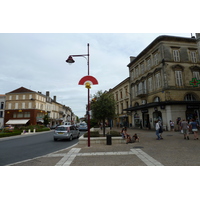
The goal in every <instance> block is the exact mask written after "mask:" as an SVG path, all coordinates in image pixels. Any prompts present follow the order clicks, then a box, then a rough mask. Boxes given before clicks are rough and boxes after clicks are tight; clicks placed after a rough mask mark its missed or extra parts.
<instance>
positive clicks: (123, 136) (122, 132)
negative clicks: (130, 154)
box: [121, 127, 126, 139]
mask: <svg viewBox="0 0 200 200" xmlns="http://www.w3.org/2000/svg"><path fill="white" fill-rule="evenodd" d="M125 133H126V127H123V128H122V130H121V136H122V138H123V139H124V138H125Z"/></svg>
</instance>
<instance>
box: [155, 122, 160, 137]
mask: <svg viewBox="0 0 200 200" xmlns="http://www.w3.org/2000/svg"><path fill="white" fill-rule="evenodd" d="M155 122H156V135H157V139H156V140H160V133H159V129H160V125H159V122H158V120H157V121H155Z"/></svg>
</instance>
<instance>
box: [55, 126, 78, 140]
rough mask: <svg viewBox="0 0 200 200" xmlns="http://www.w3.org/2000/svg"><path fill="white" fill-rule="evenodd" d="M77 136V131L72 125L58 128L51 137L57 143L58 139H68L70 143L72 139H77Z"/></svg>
mask: <svg viewBox="0 0 200 200" xmlns="http://www.w3.org/2000/svg"><path fill="white" fill-rule="evenodd" d="M79 136H80V132H79V130H78V129H77V128H76V127H75V126H73V125H61V126H58V127H56V129H55V131H54V135H53V137H54V141H57V140H58V139H68V140H70V141H71V140H72V139H73V138H79Z"/></svg>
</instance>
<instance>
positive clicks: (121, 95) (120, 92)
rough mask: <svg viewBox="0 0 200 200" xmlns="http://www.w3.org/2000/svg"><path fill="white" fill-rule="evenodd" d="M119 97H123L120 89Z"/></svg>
mask: <svg viewBox="0 0 200 200" xmlns="http://www.w3.org/2000/svg"><path fill="white" fill-rule="evenodd" d="M120 97H121V99H122V98H123V95H122V91H120Z"/></svg>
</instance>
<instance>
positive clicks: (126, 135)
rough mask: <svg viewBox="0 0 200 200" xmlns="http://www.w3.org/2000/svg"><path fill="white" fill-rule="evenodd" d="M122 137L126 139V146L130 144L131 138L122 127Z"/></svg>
mask: <svg viewBox="0 0 200 200" xmlns="http://www.w3.org/2000/svg"><path fill="white" fill-rule="evenodd" d="M122 130H123V136H124V138H125V139H126V144H128V143H130V142H131V136H130V135H129V134H128V133H127V128H126V127H124V128H123V129H122Z"/></svg>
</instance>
